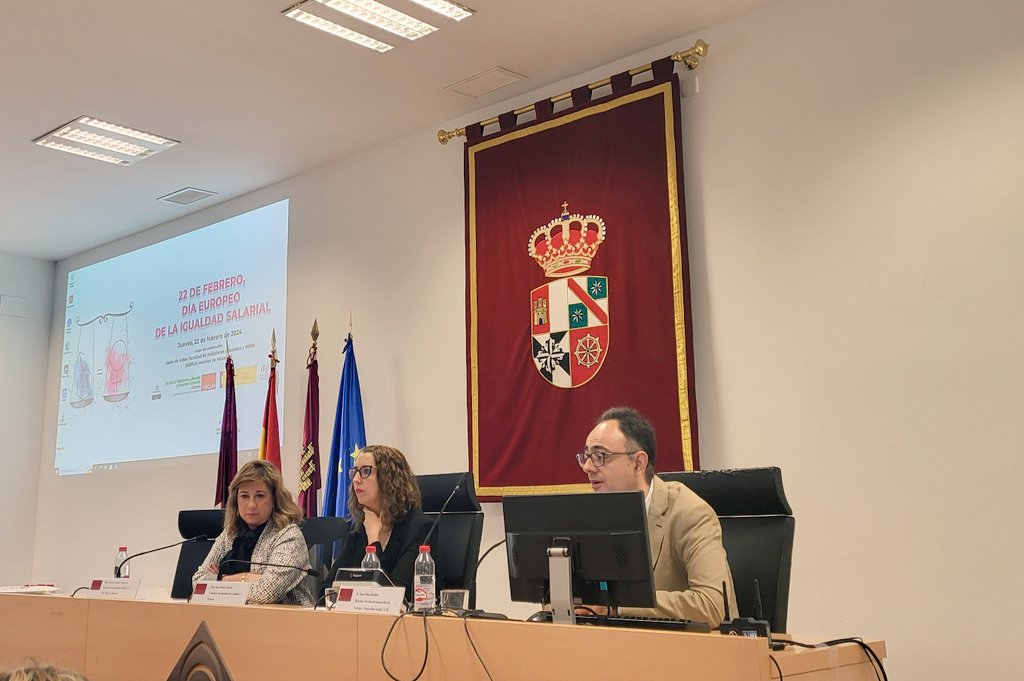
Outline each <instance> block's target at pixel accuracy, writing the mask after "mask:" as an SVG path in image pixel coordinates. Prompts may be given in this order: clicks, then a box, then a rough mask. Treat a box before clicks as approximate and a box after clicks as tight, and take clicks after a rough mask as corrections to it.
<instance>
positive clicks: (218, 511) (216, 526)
mask: <svg viewBox="0 0 1024 681" xmlns="http://www.w3.org/2000/svg"><path fill="white" fill-rule="evenodd" d="M223 529H224V509H222V508H210V509H205V508H204V509H199V510H195V511H178V533H179V534H180V535H181V538H182V539H188V538H189V537H196V536H199V535H201V534H205V535H206V537H207V538H206V539H204V540H202V541H195V542H189V543H188V544H182V545H181V551H180V552H179V553H178V565H177V567H176V568H175V569H174V583H173V584H172V585H171V598H188V597H190V596H191V595H192V575H194V574H195V573H196V570H198V569H199V566H200V565H202V564H203V561H204V560H206V556H207V555H209V553H210V549H211V548H213V542H214V541H215V540H216V539H217V535H219V534H220V533H221V531H222V530H223Z"/></svg>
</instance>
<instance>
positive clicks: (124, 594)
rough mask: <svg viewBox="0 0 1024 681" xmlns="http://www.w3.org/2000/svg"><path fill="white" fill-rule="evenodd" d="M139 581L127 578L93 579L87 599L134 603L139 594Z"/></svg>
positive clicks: (140, 582) (140, 581)
mask: <svg viewBox="0 0 1024 681" xmlns="http://www.w3.org/2000/svg"><path fill="white" fill-rule="evenodd" d="M140 584H142V580H141V579H130V578H128V577H111V578H108V579H94V580H92V584H91V585H90V586H89V598H100V599H106V600H112V601H134V600H135V596H136V594H138V593H139V585H140Z"/></svg>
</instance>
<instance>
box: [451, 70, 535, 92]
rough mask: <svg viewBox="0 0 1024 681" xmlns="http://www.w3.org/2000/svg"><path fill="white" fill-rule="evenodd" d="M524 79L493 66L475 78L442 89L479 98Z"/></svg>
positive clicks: (471, 77)
mask: <svg viewBox="0 0 1024 681" xmlns="http://www.w3.org/2000/svg"><path fill="white" fill-rule="evenodd" d="M524 77H525V76H520V75H519V74H518V73H513V72H512V71H509V70H508V69H503V68H501V67H500V66H495V67H494V68H493V69H487V70H486V71H482V72H480V73H478V74H476V75H475V76H470V77H469V78H466V79H465V80H460V81H459V82H458V83H452V84H451V85H448V86H447V87H445V88H444V89H445V90H447V91H448V92H457V93H459V94H460V95H465V96H466V97H479V96H480V95H486V94H487V93H488V92H494V91H495V90H497V89H498V88H503V87H505V86H506V85H511V84H512V83H515V82H518V81H520V80H523V79H524Z"/></svg>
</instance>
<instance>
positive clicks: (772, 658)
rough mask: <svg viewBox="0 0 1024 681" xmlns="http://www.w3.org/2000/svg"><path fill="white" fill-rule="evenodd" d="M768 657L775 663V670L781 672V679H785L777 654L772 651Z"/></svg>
mask: <svg viewBox="0 0 1024 681" xmlns="http://www.w3.org/2000/svg"><path fill="white" fill-rule="evenodd" d="M768 659H769V660H771V661H772V663H773V664H774V665H775V671H777V672H778V673H779V681H783V676H782V667H780V666H779V661H778V660H776V659H775V656H774V655H772V654H771V653H769V654H768Z"/></svg>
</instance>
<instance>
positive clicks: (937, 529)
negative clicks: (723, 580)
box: [34, 0, 1024, 679]
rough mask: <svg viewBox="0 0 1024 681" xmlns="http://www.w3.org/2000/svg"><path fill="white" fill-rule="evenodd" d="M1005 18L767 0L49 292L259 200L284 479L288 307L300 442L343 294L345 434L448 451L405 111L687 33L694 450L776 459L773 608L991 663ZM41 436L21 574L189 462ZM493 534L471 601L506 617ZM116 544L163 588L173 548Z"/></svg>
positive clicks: (1001, 436)
mask: <svg viewBox="0 0 1024 681" xmlns="http://www.w3.org/2000/svg"><path fill="white" fill-rule="evenodd" d="M1021 26H1024V10H1022V6H1021V4H1020V3H1018V2H1016V1H1013V0H1005V1H1003V2H994V1H992V2H981V3H975V4H974V5H971V6H969V7H968V6H953V5H951V4H949V3H941V4H940V3H932V2H927V1H926V0H903V1H902V2H896V3H893V2H883V1H882V0H866V1H864V2H860V3H841V2H838V1H835V0H829V1H825V0H819V1H812V0H802V1H798V2H786V3H781V4H779V5H776V6H772V7H770V8H767V9H765V10H763V11H761V12H758V13H755V14H752V15H749V16H747V17H743V18H740V19H738V20H735V21H732V22H729V23H726V24H723V25H720V26H716V27H712V28H710V29H707V30H703V31H700V32H699V34H696V35H689V36H683V37H681V38H680V39H679V40H677V41H673V42H671V43H669V44H665V45H661V46H657V47H654V48H652V49H650V50H648V51H645V52H644V53H642V54H639V55H634V56H632V57H629V58H627V59H623V60H621V61H620V62H618V63H616V64H612V65H604V66H601V67H600V68H596V69H594V70H593V71H592V72H589V73H585V74H580V76H579V77H577V78H574V79H572V80H571V81H566V82H564V83H558V84H553V85H551V86H549V87H544V88H543V89H542V90H540V91H538V92H536V93H532V94H531V95H527V96H525V97H522V98H519V99H517V100H515V101H511V102H506V103H505V104H504V105H502V106H499V107H494V108H492V109H490V110H487V111H482V112H479V114H478V115H476V116H467V117H466V118H465V119H460V120H457V121H448V122H445V123H442V124H440V125H437V126H431V127H430V128H429V129H424V130H423V131H421V132H420V133H417V134H415V135H412V136H409V137H405V138H402V139H397V140H395V141H393V142H392V143H390V144H387V145H385V146H382V147H379V148H377V149H373V150H371V151H368V152H366V153H364V154H361V155H358V156H354V157H350V158H347V159H344V160H341V161H339V162H337V163H335V164H333V165H331V166H328V167H325V168H322V169H319V170H316V171H313V172H310V173H307V174H305V175H302V176H299V177H297V178H293V179H292V180H289V181H286V182H282V183H280V184H277V185H274V186H272V187H269V188H266V189H264V190H261V191H259V192H256V193H254V194H252V195H249V196H246V197H243V198H241V199H237V200H234V201H230V202H227V203H225V204H222V205H220V206H215V207H213V208H210V209H208V210H206V211H203V212H202V213H200V214H197V215H193V216H190V217H188V218H184V219H182V220H179V221H177V222H174V223H171V224H169V225H165V226H163V227H161V228H158V229H156V230H152V231H151V232H149V233H146V234H143V235H139V236H137V237H133V238H131V239H126V240H123V241H121V242H117V243H115V244H111V245H109V246H107V247H104V248H101V249H97V250H96V251H94V252H90V253H87V254H83V255H82V256H76V257H74V258H70V259H68V260H67V261H64V262H62V263H60V264H59V267H58V272H57V289H58V290H57V291H56V292H55V294H54V296H55V299H56V298H60V297H61V296H62V294H63V290H62V288H63V277H64V276H65V275H66V272H67V271H68V270H69V269H72V268H75V267H80V266H82V265H84V264H87V263H89V262H93V261H95V260H98V259H101V258H103V257H109V256H110V255H113V254H116V253H120V252H124V251H126V250H129V249H131V248H134V247H136V246H138V245H142V244H146V243H151V242H152V241H154V240H157V239H158V238H164V237H166V236H168V235H171V234H176V233H180V232H182V231H185V230H188V229H191V228H194V227H196V226H199V225H201V224H206V223H208V222H212V221H214V220H216V219H219V218H221V217H226V216H228V215H231V214H235V213H238V212H241V211H243V210H247V209H249V208H252V207H255V206H257V205H262V204H264V203H268V202H270V201H274V200H277V199H279V198H284V197H289V198H291V210H292V216H291V239H290V244H289V255H288V257H289V287H288V288H289V296H290V300H289V314H288V333H289V334H290V338H289V343H288V348H289V354H288V357H286V358H285V361H286V362H288V363H289V366H290V367H291V370H290V371H289V372H288V374H287V384H286V385H285V394H284V400H285V405H286V413H287V417H286V421H285V424H284V431H285V432H284V450H283V451H284V452H285V464H284V469H285V475H286V478H287V479H288V480H292V481H294V480H295V479H296V477H297V463H296V461H297V454H296V453H295V452H296V450H297V448H298V444H299V438H300V435H301V414H302V404H303V399H304V380H305V379H304V376H303V373H304V372H302V371H301V367H302V366H304V364H303V361H304V358H305V352H306V348H305V343H304V342H303V339H305V338H306V334H307V333H308V330H309V326H310V324H311V321H312V317H313V316H314V315H316V316H317V317H319V320H320V328H321V331H322V333H323V335H322V336H321V340H320V347H321V382H322V390H323V392H322V402H323V407H322V419H323V423H324V437H323V441H322V442H321V445H322V446H323V449H324V451H325V452H326V450H327V448H328V446H329V436H328V433H329V430H328V428H329V424H330V423H331V420H332V418H333V409H334V402H335V399H336V392H335V391H336V389H337V380H338V376H339V374H340V367H341V364H340V355H339V351H340V347H341V342H342V338H343V337H344V334H345V333H346V331H347V326H348V318H349V314H350V313H351V314H352V316H353V319H354V331H355V334H356V342H357V356H358V359H359V369H360V376H361V379H362V387H363V398H364V407H365V410H366V420H367V430H368V434H369V438H370V439H371V440H376V441H381V442H388V443H391V444H394V445H397V446H398V447H400V448H402V449H403V450H404V451H405V452H406V453H407V454H408V455H409V457H410V459H411V460H412V463H413V466H414V468H415V469H416V470H417V471H418V472H424V473H426V472H437V471H445V470H455V469H464V468H465V467H466V460H467V454H466V452H467V444H466V435H465V399H464V390H465V388H464V386H465V361H464V348H465V332H464V324H465V320H464V283H463V267H464V260H463V248H464V239H463V229H464V226H463V204H462V201H463V189H462V154H461V150H460V149H459V148H458V147H457V146H456V147H455V148H453V147H451V146H449V147H439V146H438V145H437V143H436V142H435V141H434V139H433V135H434V130H436V128H437V127H442V126H443V127H446V128H449V129H450V128H452V127H456V126H457V125H462V124H465V123H467V122H470V121H472V120H476V119H478V118H482V117H485V116H487V115H490V114H493V113H497V112H498V111H502V110H508V109H511V108H513V107H515V106H519V105H522V104H523V103H525V102H532V101H534V100H535V99H538V98H539V97H540V96H543V95H545V94H554V93H557V92H560V91H561V90H563V89H567V88H569V87H571V86H574V85H578V84H579V83H582V82H586V81H588V80H593V79H597V78H600V77H603V76H606V75H608V74H609V73H612V72H615V71H618V70H622V69H623V68H626V67H630V66H634V65H636V64H637V63H641V62H643V61H647V60H649V59H651V58H656V57H660V56H663V55H665V54H667V53H669V52H671V51H674V50H676V49H680V48H683V47H685V46H688V45H690V44H692V42H693V39H694V38H695V37H698V36H699V37H703V38H705V39H706V40H708V41H709V42H710V43H711V54H710V56H709V57H708V58H707V59H706V60H705V62H704V65H702V66H701V69H700V71H699V78H700V94H698V95H696V96H693V97H688V98H687V99H686V100H685V101H684V106H683V112H684V115H683V120H684V126H685V132H684V136H685V145H686V146H685V175H686V193H687V219H688V223H689V237H690V262H691V270H692V285H693V306H694V328H695V334H696V338H695V347H696V356H697V390H698V410H699V417H700V426H701V452H702V457H703V463H704V466H705V467H707V468H715V467H737V466H754V465H767V464H777V465H780V466H782V467H783V469H784V471H785V476H786V483H787V489H788V492H789V495H790V500H791V502H792V504H793V506H794V508H795V512H796V515H797V517H798V522H797V528H798V529H797V538H796V549H795V556H794V574H793V586H792V595H791V601H790V629H791V630H792V631H795V632H809V633H813V634H822V635H833V634H834V635H856V634H862V635H864V636H881V637H884V638H886V639H887V640H888V642H889V651H890V656H891V657H890V661H889V665H888V667H889V669H890V671H891V672H893V674H894V677H895V676H898V677H901V678H908V679H925V678H929V679H938V678H950V679H952V678H983V677H989V678H1008V677H1010V676H1011V674H1012V672H1011V670H1013V671H1016V665H1015V664H1014V660H1013V659H1011V652H1010V651H1011V650H1012V647H1011V646H1012V644H1013V642H1015V641H1016V639H1017V638H1019V637H1020V636H1021V635H1022V634H1024V627H1022V626H1021V625H1020V624H1010V625H1006V624H1000V625H998V626H989V623H990V622H993V621H996V618H997V617H999V616H1002V615H1005V614H1010V615H1012V614H1013V613H1014V612H1015V605H1016V604H1019V603H1021V602H1024V593H1022V588H1024V587H1022V586H1021V580H1020V579H1019V578H1017V575H1016V573H1017V570H1016V569H1015V568H1016V567H1017V566H1018V565H1020V564H1021V563H1022V562H1024V561H1022V559H1024V549H1022V542H1021V539H1020V537H1021V531H1020V525H1021V522H1020V521H1021V520H1022V517H1021V516H1022V514H1021V511H1020V510H1019V508H1020V507H1019V504H1018V501H1017V498H1016V497H1017V496H1019V490H1020V483H1019V479H1020V477H1021V474H1022V473H1024V464H1022V462H1021V461H1022V457H1021V453H1022V445H1021V443H1022V442H1024V426H1022V424H1024V419H1022V418H1021V411H1022V410H1021V407H1022V406H1024V404H1022V400H1021V397H1020V386H1021V385H1022V384H1024V361H1022V359H1021V352H1020V349H1021V348H1022V347H1024V315H1022V314H1021V313H1022V311H1024V304H1022V302H1021V301H1022V300H1024V274H1022V268H1021V267H1020V262H1021V255H1022V253H1024V231H1022V230H1021V224H1020V223H1021V221H1022V216H1024V200H1022V198H1021V196H1022V193H1021V192H1020V191H1019V188H1018V187H1017V186H1016V185H1018V184H1019V182H1020V178H1021V171H1020V159H1021V158H1022V157H1024V135H1022V133H1021V126H1020V123H1019V122H1020V121H1021V120H1024V89H1022V88H1021V77H1020V74H1021V73H1024V41H1022V40H1021V36H1020V31H1021ZM684 77H690V75H689V74H684ZM627 134H628V133H627ZM52 338H53V339H56V340H51V357H50V367H51V371H52V370H53V367H54V363H55V361H56V359H57V357H58V356H59V352H58V351H59V338H60V335H59V329H57V328H56V326H54V327H53V337H52ZM55 343H56V344H55ZM56 401H57V396H56V392H55V387H54V386H52V385H51V386H50V387H49V388H48V392H47V410H46V421H45V423H47V424H51V423H52V419H53V418H54V415H55V413H56ZM167 427H168V428H171V427H173V424H167ZM154 435H155V436H158V435H159V434H158V433H156V434H154ZM52 452H53V429H52V427H50V426H49V425H47V427H45V428H44V437H43V447H42V458H41V461H40V471H41V472H42V475H41V480H40V493H39V520H38V530H37V541H36V553H35V570H34V574H35V576H36V577H37V578H44V577H47V576H49V577H51V578H54V579H58V580H59V581H61V582H62V583H67V584H75V583H81V582H82V581H83V580H84V579H86V578H87V577H89V576H91V575H92V574H98V573H101V572H102V573H105V572H107V571H108V570H109V565H108V563H109V562H110V558H111V555H110V554H111V553H112V551H113V547H114V546H115V545H116V544H117V543H118V542H121V541H128V542H129V543H130V544H132V545H133V546H138V547H140V548H141V547H144V546H151V545H156V544H159V543H160V542H162V541H165V540H166V541H171V540H173V539H174V536H175V530H174V520H173V519H174V515H175V513H176V511H177V510H178V509H179V508H182V507H188V506H205V505H208V504H209V502H210V498H211V491H210V490H211V488H212V480H213V477H214V474H215V471H214V468H213V465H212V464H209V465H206V464H203V465H197V466H195V467H192V468H186V469H179V470H175V469H167V470H166V473H165V474H163V475H161V476H160V477H159V479H156V478H155V476H152V475H149V476H147V478H146V479H141V477H140V478H139V479H129V480H127V481H126V480H125V479H124V478H118V481H119V482H116V483H115V482H114V480H113V479H112V478H110V479H102V478H100V477H98V476H96V477H93V478H89V476H83V477H80V478H64V479H58V478H55V477H54V476H53V473H52V456H53V453H52ZM325 456H326V454H325ZM116 508H125V509H129V513H127V514H125V515H122V516H120V517H117V516H114V515H113V514H112V513H111V511H112V510H113V509H116ZM71 518H74V520H75V522H74V523H71V522H69V520H70V519H71ZM500 536H501V522H500V517H499V515H498V514H497V510H496V509H495V508H489V509H488V521H487V526H486V529H485V546H486V545H487V544H488V543H489V542H490V541H493V540H496V539H497V538H499V537H500ZM497 553H498V555H495V556H492V557H491V558H489V559H488V562H487V563H486V564H485V565H484V567H483V568H482V570H481V575H480V578H481V597H480V605H481V606H482V607H485V608H488V609H492V610H507V611H510V612H513V613H517V614H522V612H523V611H524V608H523V607H521V606H516V607H511V608H510V607H509V606H508V603H507V590H506V587H505V582H504V580H505V574H504V567H503V565H502V563H503V560H502V557H501V554H500V552H497ZM70 556H73V557H74V561H70V560H68V558H69V557H70ZM145 561H146V562H142V561H140V563H139V564H138V565H136V566H135V572H134V573H133V574H137V575H141V576H143V577H144V579H146V580H147V581H149V582H150V584H149V585H152V586H155V585H167V584H169V581H170V575H171V572H172V570H173V562H174V559H173V556H171V555H165V556H163V557H161V556H152V557H148V558H147V559H145ZM144 586H145V584H144ZM1011 665H1012V666H1011Z"/></svg>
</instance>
